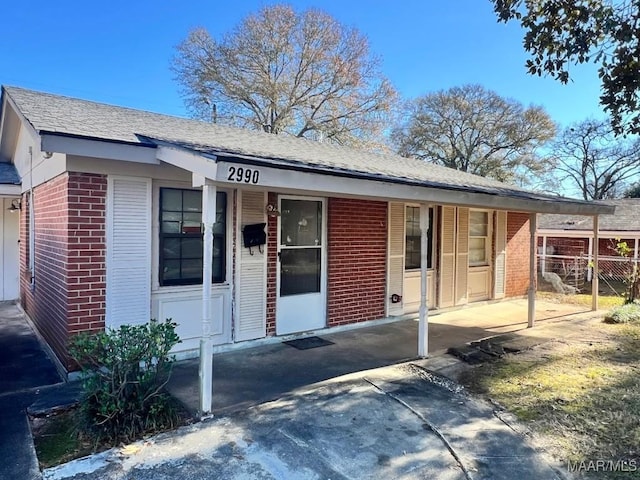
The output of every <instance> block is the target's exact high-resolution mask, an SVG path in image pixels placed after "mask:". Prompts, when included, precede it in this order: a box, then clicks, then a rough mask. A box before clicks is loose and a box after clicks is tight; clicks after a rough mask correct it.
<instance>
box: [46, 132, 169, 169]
mask: <svg viewBox="0 0 640 480" xmlns="http://www.w3.org/2000/svg"><path fill="white" fill-rule="evenodd" d="M41 138H42V141H41V144H40V145H41V147H40V148H41V150H42V151H43V152H57V153H66V154H68V155H77V156H80V157H92V158H107V159H109V160H122V161H126V162H137V163H147V164H151V165H158V164H159V163H160V162H159V161H158V159H157V158H156V148H155V147H148V146H145V145H132V144H128V143H119V142H108V141H103V140H94V139H89V138H77V137H68V136H64V135H56V134H55V133H44V132H43V133H41Z"/></svg>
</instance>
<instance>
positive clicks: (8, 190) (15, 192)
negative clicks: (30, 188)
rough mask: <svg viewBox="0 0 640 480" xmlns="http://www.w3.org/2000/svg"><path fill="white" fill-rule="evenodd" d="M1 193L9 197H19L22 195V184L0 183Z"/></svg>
mask: <svg viewBox="0 0 640 480" xmlns="http://www.w3.org/2000/svg"><path fill="white" fill-rule="evenodd" d="M0 195H2V196H5V197H6V196H8V197H19V196H20V195H22V186H21V185H0Z"/></svg>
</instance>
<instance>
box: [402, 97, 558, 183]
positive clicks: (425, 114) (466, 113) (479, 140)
mask: <svg viewBox="0 0 640 480" xmlns="http://www.w3.org/2000/svg"><path fill="white" fill-rule="evenodd" d="M554 134H555V125H554V123H553V121H552V120H551V118H550V117H549V115H547V113H546V112H545V111H544V110H543V109H542V107H533V106H532V107H528V108H524V107H523V106H522V104H520V103H518V102H516V101H515V100H509V99H505V98H502V97H500V96H499V95H498V94H497V93H495V92H493V91H490V90H487V89H485V88H484V87H482V86H480V85H465V86H463V87H455V88H451V89H449V90H442V91H439V92H436V93H431V94H428V95H425V96H423V97H420V98H417V99H415V100H414V101H412V102H410V103H409V105H408V111H407V114H406V116H405V122H404V123H403V124H401V125H399V126H397V127H396V128H395V129H394V131H393V133H392V140H393V142H394V144H395V146H396V148H397V150H398V152H399V153H400V154H401V155H405V156H413V157H417V158H421V159H423V160H426V161H429V162H433V163H437V164H440V165H444V166H445V167H450V168H454V169H456V170H462V171H464V172H470V173H475V174H477V175H482V176H486V177H492V178H495V179H497V180H501V181H507V182H518V183H528V184H531V183H532V182H531V180H532V177H531V175H527V174H528V173H530V172H532V171H533V172H538V173H541V172H543V171H545V170H546V169H547V167H548V164H547V162H546V160H545V159H543V158H541V157H540V156H539V155H538V154H537V149H538V147H539V146H541V145H543V144H544V143H545V142H547V141H548V140H550V139H551V138H553V136H554Z"/></svg>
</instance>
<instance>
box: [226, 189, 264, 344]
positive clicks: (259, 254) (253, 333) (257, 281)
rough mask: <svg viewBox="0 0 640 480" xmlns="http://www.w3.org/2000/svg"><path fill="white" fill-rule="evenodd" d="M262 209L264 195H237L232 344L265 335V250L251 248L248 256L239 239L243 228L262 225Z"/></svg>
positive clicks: (242, 192)
mask: <svg viewBox="0 0 640 480" xmlns="http://www.w3.org/2000/svg"><path fill="white" fill-rule="evenodd" d="M265 208H266V193H265V192H253V191H239V192H238V212H239V221H238V225H239V230H238V240H237V243H236V245H237V259H238V264H237V269H238V270H237V275H236V282H237V283H236V292H237V293H236V295H237V297H236V305H237V309H236V315H237V318H236V324H235V329H234V332H235V340H236V341H242V340H251V339H254V338H261V337H264V336H265V335H266V321H267V288H266V285H267V250H266V247H267V246H266V245H263V246H262V247H261V248H258V247H251V252H249V249H248V248H245V247H244V243H243V239H242V229H243V228H244V227H245V225H251V224H254V223H266V221H267V219H266V214H265ZM260 250H262V251H260ZM252 253H253V255H252Z"/></svg>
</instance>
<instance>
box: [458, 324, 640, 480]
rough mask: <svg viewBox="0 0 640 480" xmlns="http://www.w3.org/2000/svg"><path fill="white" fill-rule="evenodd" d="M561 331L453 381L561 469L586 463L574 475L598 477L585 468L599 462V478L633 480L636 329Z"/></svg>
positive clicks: (639, 425) (638, 384) (639, 341)
mask: <svg viewBox="0 0 640 480" xmlns="http://www.w3.org/2000/svg"><path fill="white" fill-rule="evenodd" d="M564 329H565V332H566V334H565V335H562V334H558V335H557V336H556V338H555V339H554V340H550V341H547V342H544V343H542V344H540V345H538V346H534V347H532V348H530V349H527V350H524V351H521V352H520V353H517V354H507V355H505V356H504V357H503V358H501V359H499V360H495V361H490V362H486V363H483V364H482V365H479V366H477V367H470V368H467V369H465V370H464V371H463V372H462V373H461V374H460V377H459V379H458V380H459V381H460V382H461V383H463V384H464V385H465V386H466V387H467V388H468V389H469V390H471V391H473V392H476V393H481V394H484V395H487V396H488V397H490V398H491V399H492V400H494V401H495V402H497V403H498V404H499V405H501V406H503V407H504V408H505V409H506V410H508V411H509V412H511V413H513V414H515V415H516V417H517V418H518V419H519V420H520V421H522V422H524V423H525V424H526V426H527V427H528V428H530V429H531V430H532V431H533V432H534V433H535V435H536V437H537V438H538V439H539V440H540V443H541V444H543V445H545V446H546V449H547V450H548V451H549V452H552V453H553V454H554V455H555V456H556V457H557V458H558V459H559V460H560V461H562V462H563V463H564V464H566V465H567V466H576V465H578V466H580V465H581V463H580V462H586V463H584V464H583V466H584V467H585V468H583V469H582V470H580V469H578V473H579V474H581V475H582V474H584V475H586V476H589V475H593V476H594V478H605V477H603V476H602V474H603V470H602V469H600V470H597V471H596V470H595V467H597V466H598V465H595V467H594V468H591V469H590V468H588V467H589V466H590V464H589V462H591V461H593V462H596V461H606V462H611V463H608V464H606V465H604V467H602V464H599V465H600V466H601V467H602V468H606V469H608V470H607V474H606V478H614V479H626V478H637V475H638V472H640V326H637V325H636V326H632V325H607V324H604V323H602V322H601V321H597V320H590V321H587V322H581V323H579V324H573V323H567V324H566V325H565V328H564ZM625 462H626V463H625ZM625 465H626V467H625ZM634 465H636V466H637V468H631V467H632V466H634ZM614 470H615V471H614Z"/></svg>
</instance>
